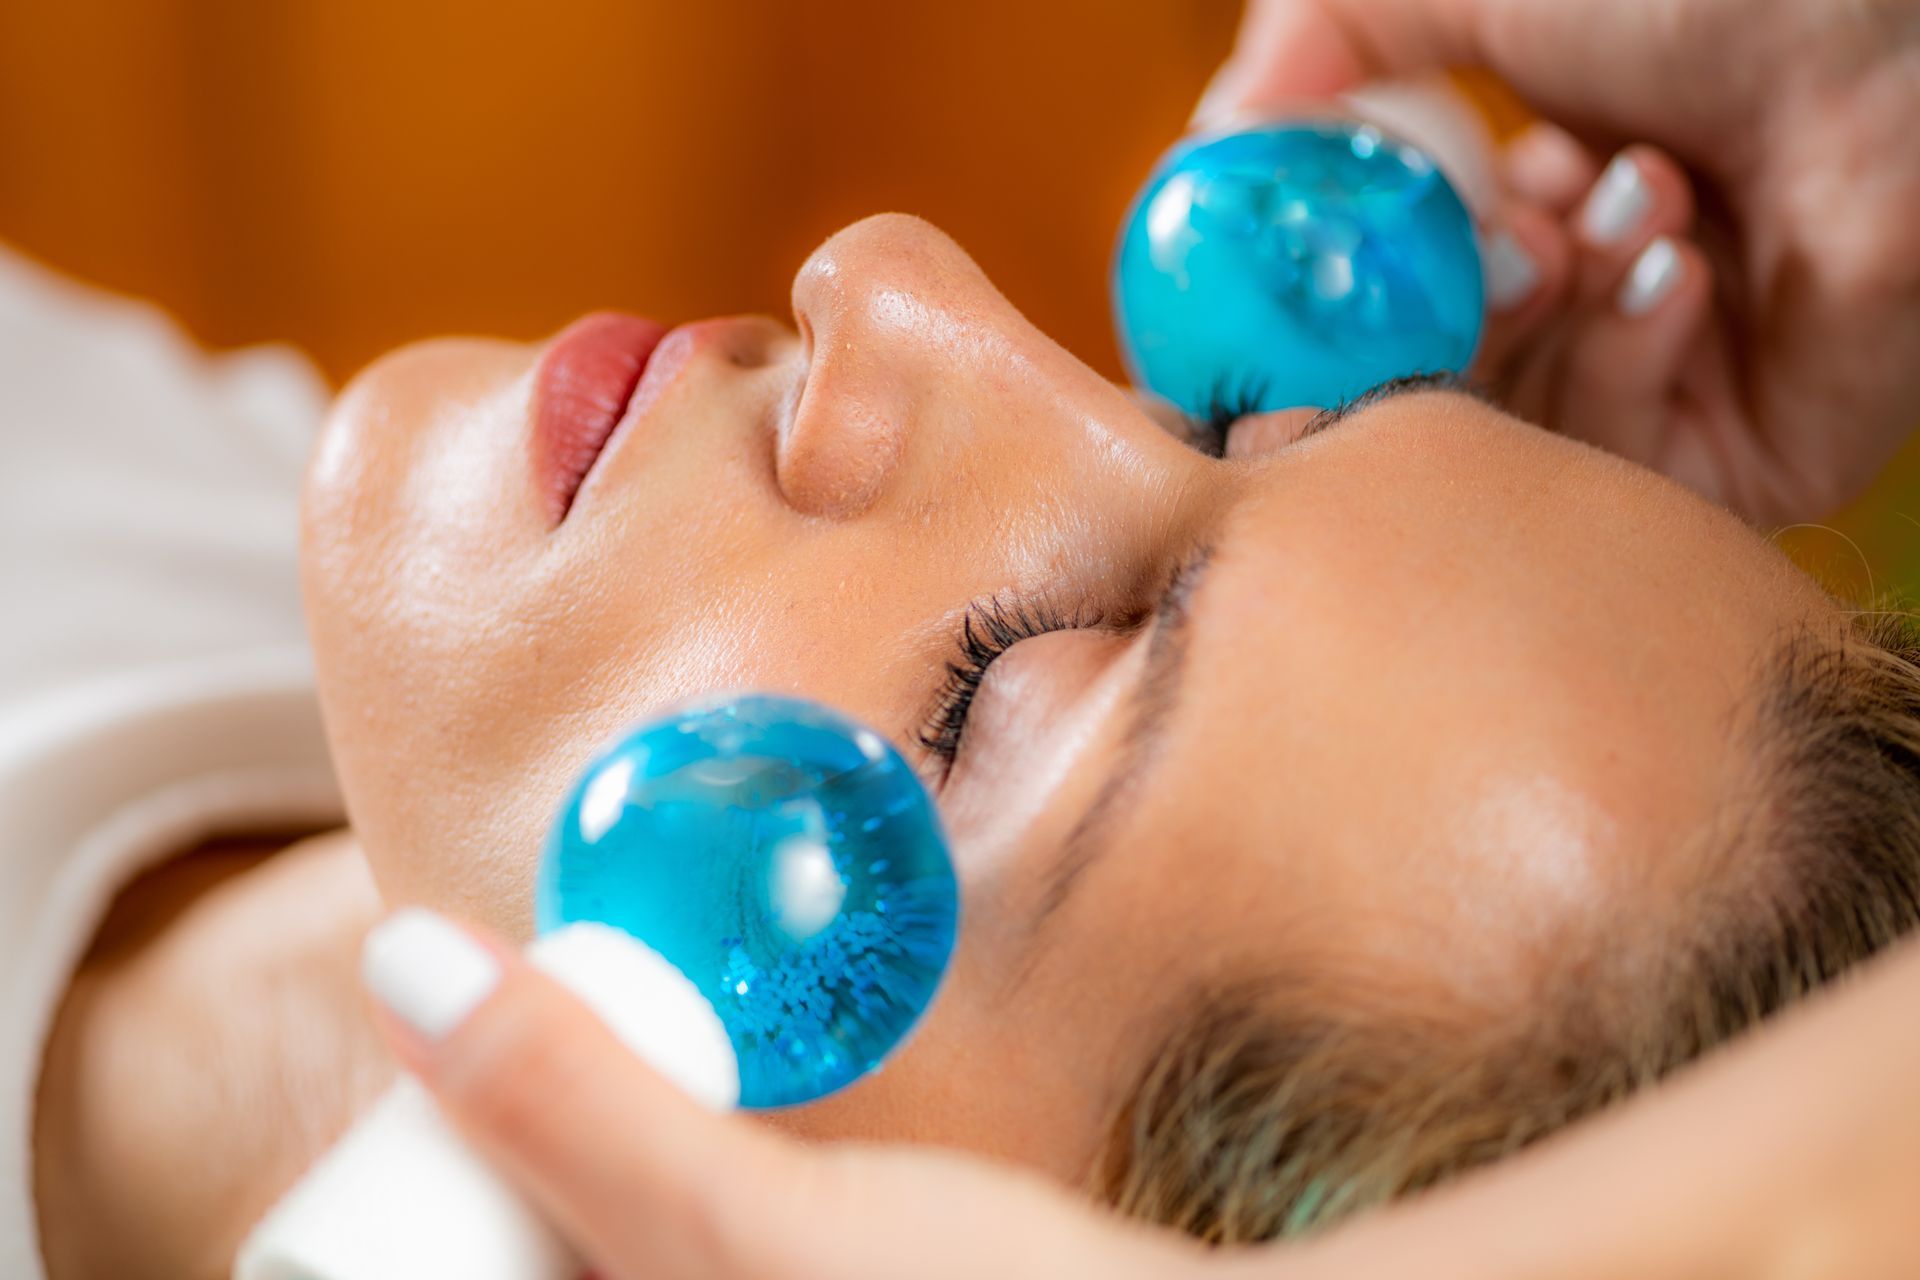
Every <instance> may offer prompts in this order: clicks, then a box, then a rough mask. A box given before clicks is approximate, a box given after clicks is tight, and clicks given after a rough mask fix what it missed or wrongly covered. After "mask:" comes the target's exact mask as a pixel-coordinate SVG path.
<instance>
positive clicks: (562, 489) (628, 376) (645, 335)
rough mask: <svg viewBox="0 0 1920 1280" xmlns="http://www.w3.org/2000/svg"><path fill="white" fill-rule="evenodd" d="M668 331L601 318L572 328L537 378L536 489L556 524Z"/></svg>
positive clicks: (621, 317)
mask: <svg viewBox="0 0 1920 1280" xmlns="http://www.w3.org/2000/svg"><path fill="white" fill-rule="evenodd" d="M666 334H667V329H666V327H665V326H664V325H661V324H658V323H656V322H654V321H652V320H647V319H644V318H643V317H640V316H635V315H628V314H626V313H624V312H617V311H601V312H595V313H594V314H592V315H589V316H584V317H582V318H581V319H579V320H576V321H574V322H573V323H572V324H570V325H568V326H567V327H566V329H564V330H563V331H561V333H560V334H559V336H558V337H556V338H555V339H554V340H553V341H552V342H551V343H550V344H549V345H548V347H547V350H546V352H545V354H543V355H542V356H541V357H540V363H539V365H538V366H537V367H536V369H535V371H534V380H533V415H532V416H533V424H532V435H531V439H530V441H529V449H530V452H531V453H532V464H533V483H534V486H535V488H536V490H537V491H538V493H539V496H540V499H541V501H542V502H543V503H544V504H545V506H546V508H547V513H548V516H549V517H550V518H551V520H552V521H553V523H554V524H556V525H557V524H559V523H560V522H561V521H562V520H564V519H565V518H566V515H567V512H568V510H569V509H570V508H571V507H572V506H573V500H574V497H575V495H576V494H578V493H579V491H580V485H581V482H582V481H584V480H585V479H586V476H587V472H588V471H589V470H591V469H592V467H593V464H594V462H595V461H596V460H597V459H598V458H599V457H600V454H601V452H602V451H603V450H604V449H605V448H606V445H607V441H608V440H609V439H610V438H611V437H612V435H613V433H614V430H615V428H616V427H618V426H619V425H620V422H621V420H622V419H624V418H625V417H626V415H627V409H628V405H629V404H630V402H631V401H632V399H633V393H634V388H635V387H637V386H638V385H639V383H640V377H641V375H642V374H643V373H645V372H646V368H647V362H648V361H649V360H650V359H651V358H652V357H653V353H654V350H655V349H656V348H657V347H658V346H659V345H660V340H661V339H662V338H664V337H665V336H666Z"/></svg>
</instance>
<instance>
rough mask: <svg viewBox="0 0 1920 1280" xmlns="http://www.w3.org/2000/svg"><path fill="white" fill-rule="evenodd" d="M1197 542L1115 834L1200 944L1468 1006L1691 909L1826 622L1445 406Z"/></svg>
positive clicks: (1719, 547) (1255, 496)
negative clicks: (1802, 651)
mask: <svg viewBox="0 0 1920 1280" xmlns="http://www.w3.org/2000/svg"><path fill="white" fill-rule="evenodd" d="M1217 536H1218V542H1219V547H1220V550H1219V553H1218V561H1217V564H1216V566H1215V569H1214V572H1213V573H1212V574H1211V575H1210V577H1209V579H1208V582H1207V584H1206V587H1205V589H1204V590H1203V591H1202V593H1201V594H1200V596H1199V598H1197V599H1196V601H1195V604H1194V607H1195V610H1196V617H1195V626H1194V631H1193V639H1192V651H1191V655H1190V657H1191V671H1190V675H1189V683H1188V689H1187V696H1186V698H1185V700H1184V705H1183V706H1182V708H1181V710H1180V712H1179V713H1178V714H1177V715H1176V716H1175V718H1174V719H1173V721H1172V723H1171V725H1170V733H1169V738H1168V742H1167V748H1166V750H1165V754H1164V757H1163V761H1162V771H1161V772H1160V774H1159V776H1158V777H1157V779H1156V783H1155V787H1154V791H1153V794H1152V796H1151V797H1149V799H1148V803H1146V804H1143V805H1142V807H1141V810H1140V813H1139V829H1138V830H1137V831H1136V832H1135V833H1133V835H1132V837H1131V839H1132V841H1133V842H1134V844H1135V847H1144V848H1148V849H1180V850H1184V851H1185V852H1184V854H1183V856H1182V858H1181V860H1180V862H1179V865H1178V866H1176V867H1173V868H1171V869H1170V870H1169V871H1168V873H1167V876H1166V879H1167V881H1168V884H1169V888H1168V890H1167V892H1168V893H1170V894H1178V893H1181V892H1191V894H1192V901H1190V902H1188V903H1187V905H1186V908H1185V909H1186V910H1187V911H1188V912H1189V913H1190V917H1191V922H1192V925H1193V933H1192V945H1193V946H1195V947H1200V948H1207V949H1211V950H1212V951H1214V952H1215V953H1216V954H1217V956H1218V960H1217V963H1218V965H1219V967H1220V968H1221V969H1222V970H1231V969H1233V968H1235V967H1236V966H1245V965H1258V964H1263V963H1264V964H1268V965H1270V966H1272V967H1275V968H1287V969H1294V970H1299V969H1301V968H1302V967H1303V966H1304V967H1305V968H1307V969H1310V970H1316V971H1325V969H1326V968H1327V966H1329V965H1336V966H1337V965H1339V964H1343V963H1345V964H1351V965H1352V966H1355V967H1356V968H1357V969H1360V970H1364V971H1365V972H1367V973H1368V974H1370V975H1371V976H1372V977H1373V978H1374V979H1375V980H1376V981H1380V982H1384V983H1386V984H1387V985H1389V986H1391V985H1393V984H1395V983H1399V982H1417V983H1422V984H1424V983H1425V982H1426V981H1427V980H1428V979H1429V978H1439V979H1443V980H1445V981H1447V982H1449V983H1450V984H1452V985H1455V986H1457V987H1461V988H1466V989H1471V990H1474V991H1477V992H1480V993H1483V994H1485V995H1486V996H1487V997H1488V998H1489V999H1505V998H1509V997H1511V996H1513V995H1515V994H1517V993H1518V991H1520V990H1522V989H1524V987H1525V986H1526V983H1527V978H1528V975H1529V972H1530V968H1531V967H1530V966H1529V965H1528V964H1526V963H1524V962H1523V961H1524V957H1526V956H1527V955H1529V954H1531V953H1536V952H1538V953H1542V954H1546V953H1550V951H1551V949H1552V948H1553V947H1555V946H1557V945H1559V944H1560V943H1562V942H1563V941H1564V940H1565V937H1566V935H1567V931H1568V930H1569V929H1570V928H1579V927H1582V926H1591V925H1595V924H1596V923H1597V922H1598V921H1600V920H1602V919H1604V918H1606V917H1607V914H1608V913H1609V912H1618V911H1622V910H1625V911H1633V912H1638V913H1645V912H1648V911H1654V912H1659V911H1665V910H1670V909H1675V908H1677V907H1680V906H1682V905H1683V899H1684V897H1685V895H1686V893H1687V892H1688V887H1689V886H1691V885H1694V884H1695V883H1697V877H1698V875H1699V874H1700V873H1701V871H1702V868H1703V865H1704V864H1703V862H1702V859H1705V858H1708V857H1710V856H1711V850H1712V849H1713V848H1714V845H1713V843H1712V839H1711V835H1712V829H1713V828H1714V826H1715V824H1716V823H1717V822H1718V821H1719V819H1720V818H1721V817H1722V816H1723V811H1724V810H1725V808H1726V807H1727V804H1728V803H1729V801H1730V798H1731V796H1732V795H1733V794H1734V793H1735V792H1736V791H1737V789H1738V786H1739V784H1740V782H1741V781H1742V780H1743V775H1742V773H1741V770H1742V767H1743V765H1744V764H1745V762H1746V753H1747V748H1746V746H1745V743H1744V740H1743V737H1742V730H1743V728H1744V724H1743V715H1744V713H1745V711H1746V709H1747V708H1748V707H1749V705H1750V704H1751V701H1752V699H1751V697H1750V696H1749V694H1750V691H1751V686H1752V683H1753V681H1754V679H1755V678H1756V676H1757V675H1758V673H1759V672H1760V670H1761V669H1762V666H1763V659H1764V657H1765V655H1766V654H1767V653H1768V652H1769V651H1770V649H1771V646H1772V645H1773V644H1774V643H1776V642H1777V640H1778V638H1779V637H1780V635H1781V634H1782V632H1783V631H1784V630H1785V629H1787V628H1788V627H1790V626H1792V625H1793V624H1794V623H1795V622H1796V621H1797V620H1799V619H1801V618H1804V617H1805V616H1806V615H1807V613H1808V611H1809V609H1810V608H1812V607H1813V605H1814V601H1815V599H1816V596H1817V593H1814V592H1812V590H1811V588H1810V587H1809V586H1807V585H1806V584H1804V581H1803V580H1802V579H1800V578H1799V575H1797V574H1796V573H1795V572H1794V571H1793V570H1792V569H1791V568H1790V567H1789V566H1788V565H1787V564H1786V562H1785V561H1784V560H1783V559H1782V558H1780V557H1779V556H1778V555H1776V554H1775V553H1774V552H1773V551H1772V550H1771V548H1769V547H1768V546H1766V545H1765V544H1764V543H1763V542H1762V541H1761V540H1760V539H1758V538H1757V537H1755V536H1754V535H1753V534H1751V533H1750V532H1748V531H1747V530H1745V529H1744V528H1742V527H1740V526H1739V525H1738V524H1737V523H1735V522H1734V521H1732V520H1731V519H1730V518H1728V517H1725V516H1724V515H1722V514H1721V513H1718V512H1716V511H1714V510H1713V509H1712V508H1710V507H1708V506H1707V505H1706V504H1704V503H1702V502H1699V501H1698V500H1697V499H1694V498H1692V497H1691V496H1689V495H1687V494H1685V493H1684V492H1682V491H1680V490H1678V489H1677V488H1674V487H1672V486H1670V485H1667V484H1665V483H1664V482H1662V481H1659V480H1657V479H1655V478H1654V477H1652V476H1650V475H1648V474H1647V473H1644V472H1641V471H1639V470H1637V469H1635V468H1632V467H1628V466H1626V465H1625V464H1621V463H1618V462H1616V461H1614V460H1612V459H1610V458H1605V457H1602V456H1600V455H1598V454H1595V453H1593V452H1592V451H1590V450H1586V449H1584V448H1582V447H1580V446H1577V445H1573V444H1571V443H1569V442H1567V441H1564V440H1560V439H1557V438H1554V437H1550V436H1547V435H1545V434H1544V433H1540V432H1537V431H1534V430H1533V429H1531V428H1526V427H1523V426H1520V425H1518V424H1515V423H1513V422H1511V421H1510V420H1507V419H1504V418H1502V417H1500V416H1499V415H1497V414H1495V413H1493V412H1492V411H1490V410H1488V409H1486V408H1485V407H1484V406H1481V405H1479V404H1477V403H1475V402H1472V401H1470V400H1467V399H1465V398H1463V397H1458V396H1416V397H1409V398H1407V399H1405V400H1403V401H1399V402H1394V403H1391V404H1388V405H1383V406H1381V407H1380V408H1379V409H1376V410H1374V411H1372V412H1370V413H1368V414H1366V415H1362V416H1361V417H1360V418H1358V419H1356V420H1354V421H1352V422H1351V423H1349V424H1347V425H1343V426H1341V427H1339V428H1336V429H1335V430H1334V431H1331V432H1328V433H1327V434H1326V435H1324V436H1321V437H1316V438H1314V439H1312V440H1310V441H1306V442H1303V444H1302V445H1300V446H1298V447H1296V448H1295V449H1293V450H1290V451H1287V452H1284V453H1282V454H1281V455H1278V456H1276V457H1275V458H1274V459H1273V460H1272V461H1271V462H1270V463H1269V464H1268V465H1267V466H1266V467H1265V468H1264V469H1263V470H1262V471H1261V472H1259V473H1258V474H1257V475H1255V476H1253V477H1252V478H1251V479H1250V480H1249V483H1248V487H1247V490H1246V493H1245V494H1244V496H1243V497H1242V499H1241V500H1240V501H1239V502H1238V503H1237V504H1236V506H1235V508H1234V510H1233V512H1232V514H1231V515H1230V516H1229V517H1228V518H1227V519H1226V520H1225V522H1224V523H1223V525H1222V527H1221V529H1220V530H1219V531H1218V535H1217ZM1229 903H1230V904H1231V905H1230V906H1226V907H1223V904H1229ZM1209 904H1210V905H1209ZM1209 916H1211V919H1209V918H1208V917H1209ZM1516 984H1517V985H1516Z"/></svg>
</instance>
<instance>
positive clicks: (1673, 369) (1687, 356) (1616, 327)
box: [1554, 236, 1713, 470]
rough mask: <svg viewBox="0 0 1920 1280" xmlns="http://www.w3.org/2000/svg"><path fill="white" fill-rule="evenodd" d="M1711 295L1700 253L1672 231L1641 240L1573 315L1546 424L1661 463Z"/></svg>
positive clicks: (1647, 462) (1639, 459) (1642, 459)
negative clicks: (1586, 306) (1555, 403)
mask: <svg viewBox="0 0 1920 1280" xmlns="http://www.w3.org/2000/svg"><path fill="white" fill-rule="evenodd" d="M1712 296H1713V285H1712V275H1711V268H1710V267H1709V265H1708V263H1707V259H1706V255H1705V254H1703V253H1701V252H1700V250H1699V249H1698V248H1697V247H1695V246H1694V245H1692V244H1690V243H1688V242H1687V241H1685V240H1682V239H1679V238H1678V237H1673V236H1661V237H1658V238H1656V239H1654V240H1652V241H1650V242H1649V243H1648V244H1647V246H1646V247H1645V248H1644V249H1642V250H1641V252H1640V255H1639V256H1638V257H1637V258H1636V259H1635V260H1634V261H1633V263H1632V264H1631V265H1630V266H1629V267H1628V269H1627V271H1626V273H1625V275H1624V277H1623V278H1622V279H1621V280H1620V281H1619V282H1618V284H1617V285H1616V286H1615V288H1614V291H1613V292H1612V293H1611V294H1610V295H1608V296H1606V297H1605V298H1603V299H1601V300H1600V301H1599V302H1598V303H1597V304H1595V305H1594V306H1593V307H1592V308H1591V309H1590V310H1588V311H1587V312H1586V313H1585V314H1584V315H1583V316H1582V317H1581V318H1580V319H1579V320H1577V321H1575V322H1574V325H1573V329H1572V331H1571V333H1570V334H1569V341H1568V347H1567V354H1566V368H1565V374H1564V378H1563V380H1562V383H1561V387H1560V391H1559V402H1560V403H1559V412H1558V413H1557V414H1556V415H1555V419H1554V425H1555V426H1557V427H1558V428H1559V429H1560V430H1561V431H1563V432H1565V433H1566V434H1567V435H1570V436H1573V437H1575V438H1576V439H1580V440H1585V441H1588V442H1589V443H1591V444H1596V445H1599V446H1600V447H1602V448H1604V449H1608V450H1610V451H1612V452H1614V453H1618V454H1620V455H1621V456H1623V457H1626V458H1631V459H1632V460H1633V461H1635V462H1639V463H1641V464H1642V465H1645V466H1649V467H1654V468H1656V469H1660V470H1666V469H1667V467H1666V465H1665V464H1666V462H1667V458H1666V456H1665V455H1666V453H1667V451H1668V448H1669V446H1670V444H1671V442H1672V433H1673V429H1674V425H1675V412H1676V407H1677V406H1678V404H1679V403H1680V401H1681V399H1682V380H1683V378H1684V376H1685V374H1686V371H1687V369H1688V367H1689V365H1690V363H1691V362H1692V361H1693V360H1694V359H1696V358H1697V356H1698V354H1699V350H1698V343H1699V342H1700V341H1701V339H1702V337H1703V335H1704V330H1705V325H1706V322H1707V317H1708V313H1709V309H1710V307H1711V304H1712Z"/></svg>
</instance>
